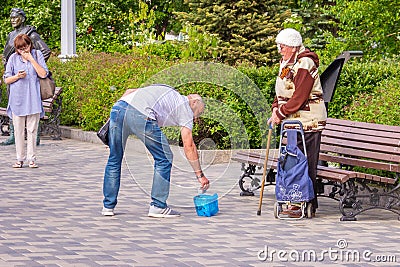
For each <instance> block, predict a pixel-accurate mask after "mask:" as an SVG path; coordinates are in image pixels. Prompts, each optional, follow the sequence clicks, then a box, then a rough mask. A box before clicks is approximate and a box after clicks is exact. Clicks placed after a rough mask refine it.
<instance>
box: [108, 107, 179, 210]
mask: <svg viewBox="0 0 400 267" xmlns="http://www.w3.org/2000/svg"><path fill="white" fill-rule="evenodd" d="M131 134H134V135H136V136H137V137H138V138H139V139H140V140H141V141H142V142H143V143H144V145H145V146H146V148H147V149H148V150H149V152H150V153H151V155H152V156H153V158H154V174H153V185H152V189H151V200H152V201H151V204H150V205H154V206H156V207H159V208H165V207H166V206H167V198H168V195H169V187H170V177H171V168H172V159H173V155H172V151H171V149H170V147H169V144H168V140H167V138H166V136H165V135H164V134H163V132H162V131H161V129H160V127H159V126H158V124H157V121H155V120H151V119H148V118H147V116H146V115H144V114H142V113H141V112H139V111H138V110H136V109H135V108H134V107H132V106H131V105H129V104H128V103H126V102H125V101H121V100H120V101H118V102H117V103H115V104H114V106H113V107H112V109H111V113H110V130H109V133H108V138H109V147H110V155H109V157H108V161H107V165H106V169H105V172H104V183H103V194H104V200H103V203H104V207H105V208H108V209H113V208H114V207H115V206H116V205H117V197H118V191H119V187H120V180H121V165H122V158H123V156H124V150H125V146H126V141H127V139H128V137H129V135H131Z"/></svg>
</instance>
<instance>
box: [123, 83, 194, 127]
mask: <svg viewBox="0 0 400 267" xmlns="http://www.w3.org/2000/svg"><path fill="white" fill-rule="evenodd" d="M121 100H123V101H125V102H127V103H128V104H129V105H131V106H132V107H134V108H135V109H137V110H138V111H140V112H141V113H143V114H144V115H146V116H147V117H149V118H150V119H153V120H156V121H157V124H158V125H159V126H160V127H165V126H182V127H187V128H189V129H190V130H192V128H193V115H194V114H193V111H192V109H191V108H190V106H189V99H188V98H187V96H183V95H181V94H179V92H177V91H176V90H175V89H174V88H172V87H170V86H168V85H164V84H154V85H150V86H146V87H143V88H139V89H138V90H136V91H134V92H133V93H130V94H128V95H126V96H123V97H122V98H121Z"/></svg>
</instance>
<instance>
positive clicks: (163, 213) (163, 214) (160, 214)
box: [148, 206, 181, 218]
mask: <svg viewBox="0 0 400 267" xmlns="http://www.w3.org/2000/svg"><path fill="white" fill-rule="evenodd" d="M148 216H149V217H155V218H172V217H179V216H181V214H180V213H179V212H177V211H174V210H172V209H171V208H170V207H166V208H164V209H162V208H159V207H156V206H150V209H149V214H148Z"/></svg>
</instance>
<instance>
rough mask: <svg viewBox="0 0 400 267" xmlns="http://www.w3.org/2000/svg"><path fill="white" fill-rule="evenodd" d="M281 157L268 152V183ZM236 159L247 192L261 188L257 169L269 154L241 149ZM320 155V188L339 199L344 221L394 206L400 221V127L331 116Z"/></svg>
mask: <svg viewBox="0 0 400 267" xmlns="http://www.w3.org/2000/svg"><path fill="white" fill-rule="evenodd" d="M277 156H278V153H274V154H273V157H271V153H270V155H269V161H268V165H267V166H268V167H270V170H269V172H268V174H267V177H266V181H265V182H266V185H268V184H273V183H274V181H275V172H276V165H277ZM232 159H233V160H235V161H238V162H241V163H242V170H243V173H242V175H241V176H240V179H239V186H240V188H241V190H242V195H251V194H252V193H253V191H255V190H256V189H258V188H259V187H260V184H261V182H260V179H258V178H257V177H256V176H258V175H259V173H256V169H260V168H262V167H263V165H264V160H265V156H264V155H262V154H257V153H254V152H253V153H249V152H237V153H236V154H235V155H233V157H232ZM319 159H320V161H321V162H320V164H319V166H318V169H317V192H316V193H317V195H319V196H326V197H330V198H333V199H336V200H338V201H339V209H340V212H341V213H342V217H341V220H343V221H353V220H356V215H358V214H360V213H362V212H365V211H367V210H371V209H384V210H389V211H392V212H394V213H396V214H397V215H399V217H398V219H399V220H400V183H399V178H400V175H399V174H400V127H398V126H388V125H382V124H373V123H364V122H355V121H349V120H339V119H331V118H329V119H328V120H327V125H326V129H325V130H324V131H323V132H322V138H321V151H320V154H319Z"/></svg>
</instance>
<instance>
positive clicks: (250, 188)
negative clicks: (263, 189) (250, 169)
mask: <svg viewBox="0 0 400 267" xmlns="http://www.w3.org/2000/svg"><path fill="white" fill-rule="evenodd" d="M239 187H240V189H241V190H242V191H243V192H246V193H253V192H254V191H256V190H257V189H258V188H260V179H258V178H253V177H251V176H250V175H247V174H243V175H242V176H241V177H240V179H239Z"/></svg>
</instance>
